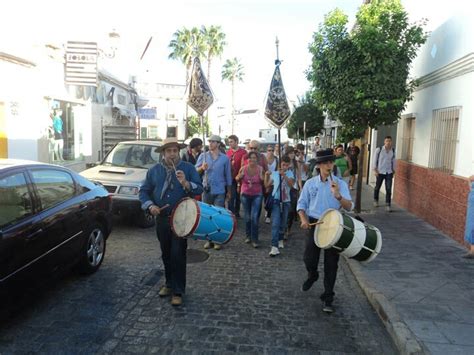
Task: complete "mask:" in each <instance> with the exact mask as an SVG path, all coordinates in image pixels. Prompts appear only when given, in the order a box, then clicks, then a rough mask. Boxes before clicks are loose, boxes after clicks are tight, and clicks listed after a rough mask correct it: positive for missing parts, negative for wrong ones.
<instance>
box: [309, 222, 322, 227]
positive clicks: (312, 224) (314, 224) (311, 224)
mask: <svg viewBox="0 0 474 355" xmlns="http://www.w3.org/2000/svg"><path fill="white" fill-rule="evenodd" d="M323 223H324V222H323V221H321V222H314V223H310V224H308V225H309V226H316V225H318V224H323Z"/></svg>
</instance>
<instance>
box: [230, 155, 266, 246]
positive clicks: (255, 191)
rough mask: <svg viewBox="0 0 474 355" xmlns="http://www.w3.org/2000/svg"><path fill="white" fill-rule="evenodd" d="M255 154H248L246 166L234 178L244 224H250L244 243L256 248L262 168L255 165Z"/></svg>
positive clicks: (256, 159) (260, 203)
mask: <svg viewBox="0 0 474 355" xmlns="http://www.w3.org/2000/svg"><path fill="white" fill-rule="evenodd" d="M257 161H258V155H257V152H253V151H252V152H250V153H249V159H248V162H249V163H248V165H246V166H242V167H241V168H240V171H239V173H238V174H237V176H236V179H237V181H238V182H239V183H240V186H241V190H240V191H241V201H242V204H243V206H244V211H245V223H246V225H247V224H250V233H249V234H247V235H246V237H245V243H250V242H252V246H253V247H254V248H258V220H259V218H258V216H259V210H260V208H261V206H262V196H263V195H262V192H263V189H262V185H263V168H262V167H261V166H259V165H258V164H257Z"/></svg>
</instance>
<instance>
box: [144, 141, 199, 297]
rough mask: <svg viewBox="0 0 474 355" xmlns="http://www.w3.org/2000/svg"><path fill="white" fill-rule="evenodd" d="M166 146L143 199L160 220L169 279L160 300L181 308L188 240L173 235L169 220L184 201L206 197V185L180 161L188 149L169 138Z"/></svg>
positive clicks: (158, 226)
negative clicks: (201, 196) (182, 151)
mask: <svg viewBox="0 0 474 355" xmlns="http://www.w3.org/2000/svg"><path fill="white" fill-rule="evenodd" d="M163 143H164V144H163V145H162V146H161V147H159V148H157V150H158V151H159V152H161V153H162V154H163V160H162V162H161V163H158V164H156V165H155V166H153V167H152V168H150V170H148V173H147V174H146V180H145V183H144V184H143V185H142V186H141V187H140V194H139V198H140V202H141V203H142V209H143V210H146V211H148V212H149V213H151V214H152V215H153V216H156V235H157V237H158V240H159V241H160V246H161V257H162V259H163V264H164V266H165V276H166V284H165V285H164V286H163V287H162V288H161V289H160V292H159V296H160V297H166V296H170V295H172V297H171V304H172V305H173V306H180V305H181V304H182V303H183V299H182V295H183V294H184V291H185V288H186V249H187V239H186V238H178V237H177V236H175V235H174V234H173V232H172V230H171V226H170V220H169V217H170V214H171V211H172V210H173V208H174V207H175V206H176V205H177V204H178V202H179V201H180V200H181V199H182V198H184V197H187V196H195V195H200V194H201V193H202V183H201V178H200V177H199V174H198V173H197V171H196V169H195V168H194V166H193V165H192V164H190V163H188V162H185V161H182V160H180V158H179V151H180V149H182V148H184V146H185V145H184V144H179V143H178V141H177V139H176V138H167V139H165V140H164V142H163Z"/></svg>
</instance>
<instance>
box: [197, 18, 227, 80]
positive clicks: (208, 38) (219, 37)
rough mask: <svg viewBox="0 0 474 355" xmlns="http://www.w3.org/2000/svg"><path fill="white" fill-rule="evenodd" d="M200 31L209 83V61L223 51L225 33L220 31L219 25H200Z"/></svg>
mask: <svg viewBox="0 0 474 355" xmlns="http://www.w3.org/2000/svg"><path fill="white" fill-rule="evenodd" d="M201 33H202V36H203V38H204V43H205V46H206V58H207V81H208V82H209V84H210V83H211V63H212V60H213V59H214V58H215V57H220V56H221V55H222V52H224V46H225V45H226V44H227V43H226V41H225V33H224V32H222V29H221V26H210V27H206V26H202V27H201Z"/></svg>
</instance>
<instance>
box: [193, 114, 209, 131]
mask: <svg viewBox="0 0 474 355" xmlns="http://www.w3.org/2000/svg"><path fill="white" fill-rule="evenodd" d="M203 126H204V129H202V128H201V120H200V118H199V116H195V115H193V116H190V117H189V135H190V136H194V135H202V134H203V133H204V134H206V135H207V134H208V133H209V119H208V118H207V117H203ZM203 131H204V132H203Z"/></svg>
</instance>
